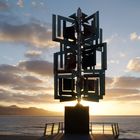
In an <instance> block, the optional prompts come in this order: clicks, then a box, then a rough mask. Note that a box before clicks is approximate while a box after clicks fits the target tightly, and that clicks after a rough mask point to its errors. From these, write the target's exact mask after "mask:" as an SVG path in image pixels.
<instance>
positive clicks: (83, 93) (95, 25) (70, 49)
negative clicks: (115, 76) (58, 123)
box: [52, 9, 107, 102]
mask: <svg viewBox="0 0 140 140" xmlns="http://www.w3.org/2000/svg"><path fill="white" fill-rule="evenodd" d="M52 22H53V26H52V39H53V41H56V42H60V51H59V52H56V53H54V98H55V99H60V101H72V100H78V101H80V100H81V99H83V100H88V101H97V102H98V101H99V100H100V99H103V96H104V95H105V70H106V69H107V44H106V43H103V42H102V29H101V28H99V12H98V11H97V12H96V13H94V14H92V15H91V16H87V15H86V14H84V13H82V12H81V9H78V10H77V15H76V14H73V15H71V16H69V17H63V16H60V15H58V16H56V15H53V21H52ZM67 25H68V26H67ZM70 25H72V26H74V28H75V33H77V38H76V41H74V40H72V41H71V40H68V39H66V38H64V36H63V33H64V29H65V28H66V27H69V26H70ZM84 25H87V26H89V27H91V29H93V30H94V32H93V33H91V35H90V36H88V37H84V30H83V29H82V26H84ZM62 27H63V28H62ZM77 27H78V28H77ZM85 49H89V50H90V49H91V50H92V49H94V50H95V53H96V52H101V67H100V68H96V67H95V66H91V67H88V68H86V69H83V68H82V64H81V63H82V59H83V56H82V52H83V51H84V50H85ZM70 53H74V55H75V58H76V68H74V69H69V70H67V69H66V62H65V61H67V59H65V58H66V56H67V54H70ZM89 78H90V79H93V80H94V79H95V83H96V88H95V91H94V92H90V91H88V89H86V88H85V87H84V82H86V80H88V79H89ZM63 79H71V80H74V83H73V84H74V85H73V86H74V90H73V89H71V91H64V90H63V89H62V88H63V84H64V83H63V81H64V80H63ZM87 83H88V82H87Z"/></svg>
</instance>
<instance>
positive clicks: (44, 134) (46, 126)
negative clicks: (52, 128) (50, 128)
mask: <svg viewBox="0 0 140 140" xmlns="http://www.w3.org/2000/svg"><path fill="white" fill-rule="evenodd" d="M46 129H47V124H45V128H44V136H46Z"/></svg>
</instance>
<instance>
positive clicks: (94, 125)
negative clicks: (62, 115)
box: [44, 122, 119, 139]
mask: <svg viewBox="0 0 140 140" xmlns="http://www.w3.org/2000/svg"><path fill="white" fill-rule="evenodd" d="M58 133H64V122H56V123H46V124H45V128H44V136H46V135H54V134H58ZM89 133H90V134H111V135H113V137H114V138H115V139H117V138H118V137H119V125H118V123H114V122H90V123H89Z"/></svg>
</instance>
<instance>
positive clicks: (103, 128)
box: [103, 123, 104, 134]
mask: <svg viewBox="0 0 140 140" xmlns="http://www.w3.org/2000/svg"><path fill="white" fill-rule="evenodd" d="M103 134H104V123H103Z"/></svg>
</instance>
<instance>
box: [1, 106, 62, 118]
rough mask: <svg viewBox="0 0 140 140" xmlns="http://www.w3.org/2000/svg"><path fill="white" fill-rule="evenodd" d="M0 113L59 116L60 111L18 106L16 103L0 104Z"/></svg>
mask: <svg viewBox="0 0 140 140" xmlns="http://www.w3.org/2000/svg"><path fill="white" fill-rule="evenodd" d="M0 115H25V116H60V115H62V113H57V112H53V111H52V112H51V111H48V110H45V109H41V108H35V107H29V108H20V107H18V106H16V105H12V106H0Z"/></svg>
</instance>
